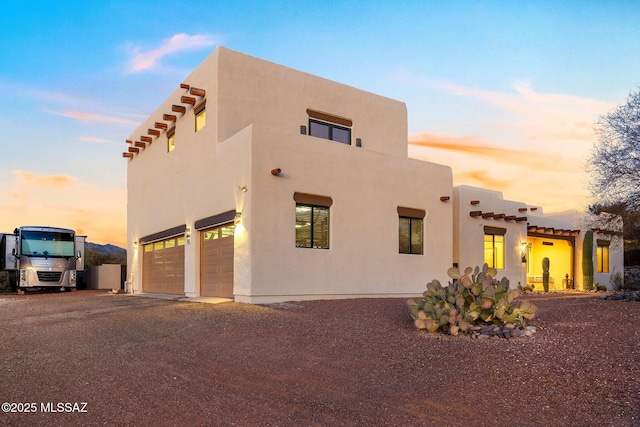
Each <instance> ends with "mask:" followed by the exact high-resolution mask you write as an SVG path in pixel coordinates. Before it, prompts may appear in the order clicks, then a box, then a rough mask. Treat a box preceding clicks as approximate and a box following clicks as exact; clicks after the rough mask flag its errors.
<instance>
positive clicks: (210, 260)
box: [200, 223, 235, 298]
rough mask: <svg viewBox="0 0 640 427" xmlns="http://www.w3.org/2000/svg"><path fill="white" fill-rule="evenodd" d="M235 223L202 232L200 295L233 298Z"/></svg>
mask: <svg viewBox="0 0 640 427" xmlns="http://www.w3.org/2000/svg"><path fill="white" fill-rule="evenodd" d="M234 230H235V226H234V225H233V223H230V224H225V225H221V226H218V227H213V228H209V229H207V230H203V231H201V232H200V248H201V256H200V295H202V296H207V297H219V298H233V233H234Z"/></svg>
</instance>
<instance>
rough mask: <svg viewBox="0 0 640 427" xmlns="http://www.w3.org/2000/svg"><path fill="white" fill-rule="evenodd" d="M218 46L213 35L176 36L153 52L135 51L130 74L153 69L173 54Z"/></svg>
mask: <svg viewBox="0 0 640 427" xmlns="http://www.w3.org/2000/svg"><path fill="white" fill-rule="evenodd" d="M216 44H218V41H217V40H215V39H214V38H213V36H211V35H207V34H196V35H189V34H184V33H180V34H175V35H174V36H172V37H171V38H169V39H166V40H164V41H163V42H162V44H161V45H160V46H159V47H157V48H155V49H152V50H148V51H144V52H142V51H140V48H135V49H133V51H134V52H133V53H134V55H133V58H132V59H131V62H130V65H129V72H131V73H137V72H139V71H144V70H149V69H153V68H155V67H156V66H157V64H158V62H159V61H160V59H162V58H163V57H165V56H167V55H170V54H172V53H176V52H180V51H184V50H189V49H197V48H202V47H210V46H215V45H216Z"/></svg>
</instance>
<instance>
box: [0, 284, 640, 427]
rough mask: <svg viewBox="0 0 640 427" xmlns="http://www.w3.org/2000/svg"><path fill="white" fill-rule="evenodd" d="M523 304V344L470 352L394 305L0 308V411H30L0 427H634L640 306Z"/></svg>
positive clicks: (43, 302)
mask: <svg viewBox="0 0 640 427" xmlns="http://www.w3.org/2000/svg"><path fill="white" fill-rule="evenodd" d="M526 298H528V299H531V300H533V301H534V303H535V304H536V305H537V306H538V317H537V318H536V319H535V321H534V322H533V323H534V324H535V325H536V326H537V328H538V329H537V333H536V334H535V335H534V336H533V337H529V338H516V339H509V340H507V339H498V338H496V339H489V340H477V339H472V338H468V337H449V336H443V335H439V334H427V333H423V332H419V331H416V330H414V329H413V326H412V322H411V320H410V319H409V316H408V313H407V309H406V307H405V301H404V300H402V299H356V300H339V301H313V302H296V303H291V304H281V305H272V306H254V305H253V306H252V305H247V304H238V303H225V304H218V305H210V304H201V303H189V302H177V301H168V300H160V299H151V298H143V297H132V296H126V295H109V294H106V293H105V292H103V291H79V292H74V293H62V294H36V295H26V296H17V295H2V296H0V350H1V351H0V354H1V355H2V358H1V362H0V363H1V368H2V369H1V371H0V381H1V384H2V387H1V390H0V402H13V403H16V404H23V405H13V407H12V408H10V409H15V410H25V409H31V410H34V409H35V412H36V413H0V425H5V426H13V425H15V426H40V425H42V426H44V425H52V426H61V425H65V426H73V425H85V426H89V425H109V426H113V425H130V426H142V425H153V426H187V425H188V426H199V425H203V426H205V425H207V426H227V425H236V426H365V425H366V426H432V425H433V426H514V425H517V426H556V425H557V426H581V427H582V426H595V425H598V426H604V425H607V426H638V425H640V368H639V365H638V362H639V360H640V332H639V328H638V319H640V303H637V302H626V301H605V300H601V299H599V298H598V297H597V296H594V295H593V294H591V295H584V294H567V295H556V294H553V295H542V296H528V297H526ZM82 402H86V406H84V405H83V403H82ZM32 403H33V404H34V405H31V404H32ZM58 403H61V404H62V405H61V406H58ZM64 403H69V405H67V406H65V405H64ZM74 403H77V404H78V405H77V406H75V407H74V406H73V404H74ZM24 404H28V405H24ZM5 408H6V407H5V406H4V405H3V410H4V409H5ZM51 409H55V410H59V411H60V412H56V413H52V412H51V411H49V412H43V411H44V410H51ZM65 410H72V411H76V412H71V413H65V412H62V411H65ZM81 410H84V411H86V412H77V411H81Z"/></svg>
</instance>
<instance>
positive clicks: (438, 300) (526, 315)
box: [407, 264, 536, 335]
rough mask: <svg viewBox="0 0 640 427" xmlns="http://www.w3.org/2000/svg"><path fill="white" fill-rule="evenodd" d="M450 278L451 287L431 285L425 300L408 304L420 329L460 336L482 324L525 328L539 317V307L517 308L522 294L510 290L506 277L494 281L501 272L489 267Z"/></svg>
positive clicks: (454, 270)
mask: <svg viewBox="0 0 640 427" xmlns="http://www.w3.org/2000/svg"><path fill="white" fill-rule="evenodd" d="M447 274H448V275H449V277H451V278H452V279H453V281H452V282H449V285H448V286H445V287H443V286H442V285H441V284H440V282H439V281H437V280H433V281H431V282H430V283H428V284H427V290H426V291H425V292H424V293H423V298H421V299H419V300H418V301H415V300H413V299H410V300H408V301H407V306H408V308H409V313H410V314H411V317H412V318H413V320H414V324H415V326H416V328H418V329H424V330H427V331H429V332H435V331H438V330H442V331H443V332H445V333H449V334H451V335H457V334H458V333H459V332H469V331H470V329H471V327H472V326H473V325H476V324H480V323H493V324H496V325H505V324H507V323H511V324H514V325H518V326H523V327H524V326H525V322H526V320H529V319H533V318H534V317H535V314H536V307H535V306H534V305H533V304H531V303H529V302H527V301H525V302H523V303H522V304H520V305H519V306H517V305H515V304H514V303H513V301H514V299H515V298H516V297H518V296H519V295H520V291H519V290H518V289H512V290H509V280H508V279H507V278H506V277H503V278H502V280H500V281H498V280H496V279H494V277H495V276H496V274H497V271H496V269H494V268H488V266H487V264H485V265H484V266H483V267H482V271H480V268H479V267H476V268H475V269H472V268H471V267H467V268H466V269H465V271H464V274H460V271H459V270H458V269H457V268H455V267H454V268H450V269H449V270H448V271H447Z"/></svg>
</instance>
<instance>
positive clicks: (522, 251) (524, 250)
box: [520, 242, 529, 263]
mask: <svg viewBox="0 0 640 427" xmlns="http://www.w3.org/2000/svg"><path fill="white" fill-rule="evenodd" d="M528 248H529V244H528V243H527V242H520V258H521V260H522V262H523V263H524V262H527V249H528Z"/></svg>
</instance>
